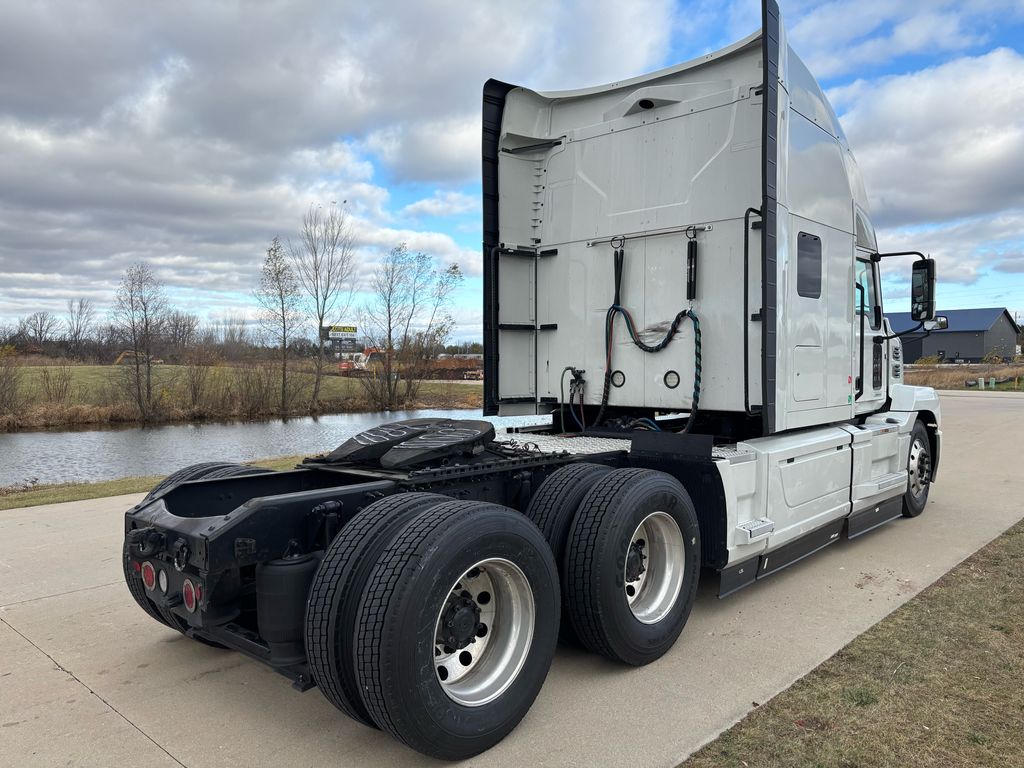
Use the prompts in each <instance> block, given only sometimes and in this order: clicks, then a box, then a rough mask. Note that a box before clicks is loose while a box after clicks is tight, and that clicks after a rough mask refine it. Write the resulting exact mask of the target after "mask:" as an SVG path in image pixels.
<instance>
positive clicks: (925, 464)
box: [903, 421, 932, 517]
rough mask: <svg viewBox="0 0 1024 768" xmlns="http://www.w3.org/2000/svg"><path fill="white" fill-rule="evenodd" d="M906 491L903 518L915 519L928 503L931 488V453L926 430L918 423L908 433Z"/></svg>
mask: <svg viewBox="0 0 1024 768" xmlns="http://www.w3.org/2000/svg"><path fill="white" fill-rule="evenodd" d="M907 481H908V482H907V491H906V493H904V494H903V516H904V517H917V516H918V515H920V514H921V513H922V512H924V507H925V504H927V503H928V491H929V490H931V486H932V451H931V442H930V441H929V440H928V430H927V429H926V428H925V426H924V424H922V423H921V422H920V421H918V422H915V423H914V429H913V430H912V431H911V433H910V452H909V454H908V456H907Z"/></svg>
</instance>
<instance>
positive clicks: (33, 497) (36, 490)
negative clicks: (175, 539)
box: [0, 456, 302, 510]
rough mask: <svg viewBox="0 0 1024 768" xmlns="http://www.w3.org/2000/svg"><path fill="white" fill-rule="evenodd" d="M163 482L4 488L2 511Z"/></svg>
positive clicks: (285, 461) (283, 463)
mask: <svg viewBox="0 0 1024 768" xmlns="http://www.w3.org/2000/svg"><path fill="white" fill-rule="evenodd" d="M300 461H302V457H301V456H282V457H281V458H278V459H262V460H260V461H252V462H248V463H250V464H259V465H260V466H261V467H266V468H267V469H275V470H283V469H291V468H292V467H294V466H295V465H296V464H298V463H299V462H300ZM162 479H163V478H162V477H160V476H153V477H123V478H120V479H117V480H104V481H101V482H98V483H54V484H52V485H28V486H0V510H4V509H17V508H19V507H35V506H38V505H40V504H58V503H60V502H64V501H81V500H82V499H102V498H105V497H107V496H120V495H122V494H126V493H146V492H147V491H149V489H150V488H152V487H153V486H154V485H156V484H157V483H159V482H160V481H161V480H162Z"/></svg>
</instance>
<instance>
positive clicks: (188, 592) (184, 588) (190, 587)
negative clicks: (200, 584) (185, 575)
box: [181, 579, 199, 613]
mask: <svg viewBox="0 0 1024 768" xmlns="http://www.w3.org/2000/svg"><path fill="white" fill-rule="evenodd" d="M196 593H197V587H196V585H195V584H193V583H192V579H185V583H184V584H182V585H181V599H182V602H184V603H185V610H186V611H188V612H189V613H195V612H196V607H197V606H198V605H199V597H198V595H197V594H196Z"/></svg>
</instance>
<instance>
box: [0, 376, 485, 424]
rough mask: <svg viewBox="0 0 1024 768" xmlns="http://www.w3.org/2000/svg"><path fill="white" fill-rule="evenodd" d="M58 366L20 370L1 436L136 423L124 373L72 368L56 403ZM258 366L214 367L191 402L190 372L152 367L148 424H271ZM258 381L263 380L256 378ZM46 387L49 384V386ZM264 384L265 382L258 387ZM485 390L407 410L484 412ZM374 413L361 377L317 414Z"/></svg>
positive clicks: (343, 382)
mask: <svg viewBox="0 0 1024 768" xmlns="http://www.w3.org/2000/svg"><path fill="white" fill-rule="evenodd" d="M54 370H56V369H55V368H54V367H53V366H20V367H19V369H18V371H19V374H20V376H19V379H20V381H19V385H18V387H19V397H18V406H17V408H16V410H14V411H13V412H10V413H3V412H2V410H3V409H2V408H0V431H3V432H11V431H15V430H18V429H46V428H53V427H67V426H74V425H86V424H88V425H94V424H133V423H138V421H139V415H138V411H137V409H136V408H135V406H134V404H133V403H131V402H130V401H129V399H128V398H127V396H126V395H125V393H124V389H123V386H122V380H121V376H122V375H123V373H124V368H123V367H117V366H110V365H105V366H104V365H72V366H68V367H67V371H68V373H69V374H70V380H69V381H68V382H67V386H66V393H62V396H61V398H60V399H59V401H56V402H55V400H54V396H53V390H54V382H53V376H54V373H53V371H54ZM255 370H256V369H254V368H251V367H250V368H245V367H231V366H223V365H220V366H212V367H211V368H210V371H209V376H208V377H207V378H206V381H205V385H204V387H205V393H204V396H203V397H202V398H201V401H200V402H198V403H193V399H194V398H193V397H192V393H191V392H190V391H189V372H188V367H187V366H181V365H159V366H156V367H154V369H153V374H154V382H153V389H154V395H155V399H156V400H157V403H158V405H157V407H156V413H155V415H154V417H153V418H152V419H151V421H154V422H161V423H166V422H176V421H205V420H225V419H233V418H245V419H253V418H270V417H274V416H278V415H279V414H278V413H277V412H276V397H274V396H269V395H268V393H269V392H270V391H269V390H268V391H267V392H263V393H262V394H260V395H259V396H258V397H253V396H252V393H251V392H249V390H250V389H252V385H253V384H254V376H253V375H248V374H250V373H252V372H253V371H255ZM255 378H260V379H261V381H262V378H261V376H255ZM292 380H293V381H292V386H294V388H295V390H296V391H297V392H307V393H308V391H310V390H311V389H312V376H311V375H310V374H308V373H306V372H303V371H296V372H295V373H294V375H293V377H292ZM47 381H49V382H50V386H49V387H48V386H47ZM255 383H256V384H260V383H261V382H260V381H257V382H255ZM481 396H482V390H481V388H480V386H479V385H478V384H474V383H466V382H459V381H441V382H432V381H431V382H423V383H422V384H421V385H420V389H419V396H418V397H417V401H416V402H415V403H410V404H409V405H408V407H409V408H479V407H480V403H481ZM306 404H307V403H306V400H305V398H297V402H296V403H295V405H294V407H293V410H292V412H291V413H290V414H289V415H292V416H300V415H304V414H305V413H306V410H305V407H306ZM368 410H371V408H370V406H369V403H368V401H367V399H366V396H365V393H364V392H363V389H362V387H361V386H360V384H359V381H357V380H356V379H351V378H345V377H341V376H327V377H325V378H324V380H323V385H322V390H321V407H320V411H319V412H320V413H357V412H363V411H368Z"/></svg>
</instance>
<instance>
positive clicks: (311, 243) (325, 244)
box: [288, 203, 355, 409]
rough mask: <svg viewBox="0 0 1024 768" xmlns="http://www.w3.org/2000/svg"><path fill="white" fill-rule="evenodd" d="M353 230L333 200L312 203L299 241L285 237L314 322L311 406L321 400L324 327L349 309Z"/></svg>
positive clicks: (303, 223) (353, 268)
mask: <svg viewBox="0 0 1024 768" xmlns="http://www.w3.org/2000/svg"><path fill="white" fill-rule="evenodd" d="M354 241H355V238H354V232H353V228H352V223H351V221H349V217H348V214H347V213H346V211H345V210H344V209H343V208H340V207H338V206H336V205H335V204H334V203H331V205H330V206H329V207H327V208H324V207H323V206H320V205H312V206H310V208H309V210H308V211H306V215H305V216H303V217H302V229H301V230H300V232H299V238H298V242H292V241H291V240H289V241H288V253H289V255H290V256H291V260H292V264H293V266H294V267H295V276H296V278H297V279H298V283H299V286H300V287H301V289H302V292H303V293H304V294H305V300H306V305H307V310H308V314H309V317H310V320H311V321H312V322H313V323H314V324H315V325H316V334H317V355H316V369H315V376H314V378H313V394H312V396H311V398H310V400H311V403H310V404H311V406H312V407H313V409H316V408H318V407H319V404H320V379H321V376H322V375H323V368H324V337H323V328H324V326H325V324H326V322H327V319H328V318H331V319H335V318H336V317H337V316H339V315H344V314H346V313H347V312H348V310H349V308H350V306H351V300H352V287H353V286H352V275H353V272H354V270H355V250H354Z"/></svg>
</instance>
